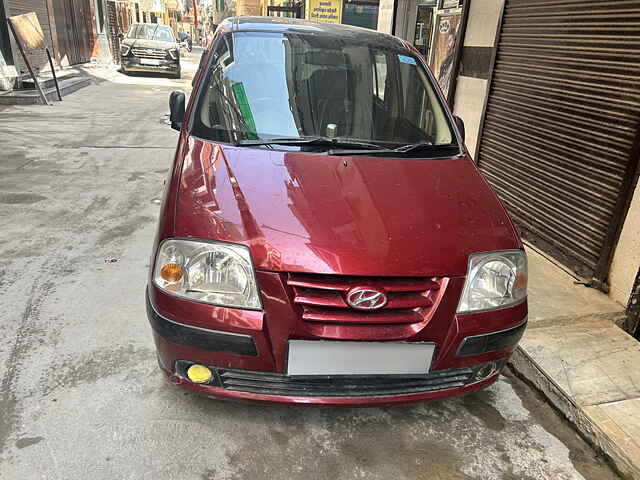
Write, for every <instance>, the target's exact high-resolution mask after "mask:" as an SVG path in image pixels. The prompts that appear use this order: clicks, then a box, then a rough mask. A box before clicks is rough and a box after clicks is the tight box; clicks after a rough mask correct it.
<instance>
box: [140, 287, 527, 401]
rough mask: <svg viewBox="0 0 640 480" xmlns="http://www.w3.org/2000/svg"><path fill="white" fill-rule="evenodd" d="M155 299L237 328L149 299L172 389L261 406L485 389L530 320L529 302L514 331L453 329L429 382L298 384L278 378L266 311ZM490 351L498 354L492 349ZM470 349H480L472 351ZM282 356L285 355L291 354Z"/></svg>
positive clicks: (326, 380)
mask: <svg viewBox="0 0 640 480" xmlns="http://www.w3.org/2000/svg"><path fill="white" fill-rule="evenodd" d="M150 293H151V294H152V296H154V295H155V299H156V300H157V301H158V302H159V303H160V304H161V308H162V307H165V306H166V305H167V303H166V301H167V300H169V303H171V304H174V303H176V302H177V304H178V305H181V306H182V307H187V308H190V307H194V308H196V310H204V311H208V312H209V315H210V316H211V317H214V316H218V314H223V313H224V314H225V315H227V317H226V321H227V322H229V323H228V324H231V325H232V327H231V328H224V329H223V328H220V325H218V328H203V326H202V325H203V323H201V324H200V325H193V324H190V325H187V324H185V323H182V322H178V321H175V320H172V319H169V318H167V317H168V313H169V312H166V311H163V313H162V314H161V313H159V312H158V311H157V309H156V308H154V303H155V302H153V303H152V301H151V300H150V299H149V297H148V296H147V314H148V317H149V321H150V323H151V326H152V328H153V334H154V340H155V343H156V347H157V351H158V358H159V363H160V366H161V368H162V369H163V370H164V372H165V373H166V374H167V375H168V376H169V378H170V379H171V381H172V382H173V383H174V384H176V385H179V386H181V387H183V388H185V389H187V390H191V391H193V392H195V393H199V394H202V395H205V396H209V397H214V398H229V399H238V400H247V401H254V402H262V403H292V404H305V405H325V406H329V405H334V406H340V405H342V406H367V405H386V404H395V403H409V402H418V401H426V400H434V399H438V398H444V397H449V396H453V395H459V394H465V393H470V392H473V391H476V390H479V389H482V388H485V387H487V386H488V385H490V384H491V383H493V382H494V381H495V380H496V379H497V377H498V374H499V372H500V370H501V369H502V368H503V367H504V365H505V364H506V362H507V360H508V358H509V356H510V355H511V352H512V351H513V348H514V346H515V344H517V342H518V340H519V338H520V336H521V335H522V332H523V330H524V326H525V323H523V322H522V318H523V317H522V316H519V315H524V316H526V304H524V305H521V306H518V307H514V309H513V311H512V312H511V316H512V317H513V316H514V314H515V316H519V319H520V321H519V322H518V323H517V324H516V325H512V326H510V328H507V329H504V328H496V327H493V328H492V330H491V331H488V332H486V335H482V334H480V332H479V331H478V330H479V329H478V327H477V326H476V327H475V328H471V329H469V328H457V329H454V330H457V331H453V333H452V334H451V335H449V337H451V338H450V339H447V338H446V337H445V338H444V339H443V340H441V341H438V342H437V343H438V345H439V346H438V349H437V350H438V351H437V354H436V356H435V357H434V359H433V363H432V368H431V371H430V373H429V374H428V375H426V376H419V377H416V376H406V377H405V376H400V377H397V376H377V377H372V376H370V377H355V376H348V377H333V378H332V377H319V376H318V377H306V378H302V379H301V378H298V377H288V376H287V375H285V374H283V373H279V372H283V371H286V369H284V368H283V367H284V365H283V361H282V359H280V360H281V361H278V359H277V358H274V357H275V355H276V354H275V353H274V352H275V351H277V349H274V348H273V343H272V339H270V338H269V335H268V334H267V331H266V330H267V328H266V325H265V324H264V323H263V322H262V320H263V315H262V313H261V312H248V311H246V312H242V313H239V315H244V317H241V318H236V317H232V316H231V315H235V314H236V313H238V312H237V311H233V310H232V309H222V308H221V307H211V306H205V305H202V304H198V305H191V304H192V303H193V302H186V303H183V302H185V301H184V300H175V297H173V298H172V299H167V298H166V297H165V296H164V295H163V294H162V293H161V292H160V293H159V292H158V291H157V290H155V289H154V287H150ZM171 313H173V312H171ZM176 313H178V315H175V316H174V315H171V316H172V317H174V318H176V317H177V318H180V319H182V318H185V319H186V318H188V317H186V316H185V314H186V311H185V310H184V309H183V308H179V309H178V312H176ZM503 314H504V313H503ZM498 316H500V315H498ZM198 317H199V315H198V314H197V311H196V312H194V318H196V320H197V318H198ZM450 322H451V321H450ZM502 322H504V319H503V320H502ZM190 323H191V322H190ZM454 323H455V322H454ZM470 323H471V326H472V327H473V324H472V322H470ZM513 323H514V322H513V320H511V324H513ZM213 326H214V325H212V327H213ZM238 326H240V327H244V329H245V332H246V333H245V332H240V331H238V330H240V329H239V328H237V327H238ZM458 327H460V325H458ZM272 328H275V325H274V326H272ZM496 332H498V333H502V332H505V335H499V337H500V338H503V339H506V341H502V342H500V341H496ZM514 332H515V334H514ZM270 333H272V334H273V333H274V332H270ZM485 337H486V339H485ZM483 339H484V340H483ZM489 339H490V341H489ZM351 340H353V339H351ZM465 345H466V347H465ZM491 345H493V346H494V347H496V348H494V349H493V350H491V351H487V347H488V346H491ZM471 346H472V347H474V348H475V351H473V352H471V350H470V349H471ZM482 349H484V350H482ZM470 352H471V353H470ZM461 353H462V354H463V355H461ZM282 355H286V351H283V353H282ZM194 363H197V364H200V365H205V366H208V367H209V368H210V369H211V370H212V372H213V373H214V375H213V377H212V379H211V381H209V382H208V383H207V384H197V383H193V382H191V381H190V380H189V379H188V376H187V375H186V370H187V369H188V367H189V366H190V365H192V364H194Z"/></svg>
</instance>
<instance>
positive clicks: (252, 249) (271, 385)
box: [147, 17, 527, 406]
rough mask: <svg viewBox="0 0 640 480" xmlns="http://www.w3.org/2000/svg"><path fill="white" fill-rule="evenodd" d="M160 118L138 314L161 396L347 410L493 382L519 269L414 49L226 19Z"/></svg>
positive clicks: (520, 306) (520, 262) (334, 28)
mask: <svg viewBox="0 0 640 480" xmlns="http://www.w3.org/2000/svg"><path fill="white" fill-rule="evenodd" d="M170 107H171V122H172V126H173V127H174V128H176V129H178V130H179V131H180V136H179V141H178V148H177V151H176V155H175V160H174V163H173V168H172V171H171V174H170V180H169V182H168V184H167V189H166V192H165V196H164V201H163V205H162V209H161V213H160V224H159V229H158V234H157V237H156V240H155V244H154V247H153V254H152V261H151V268H150V274H149V284H148V290H147V311H148V317H149V320H150V322H151V326H152V329H153V334H154V339H155V343H156V347H157V352H158V359H159V363H160V367H161V368H162V370H164V371H165V372H166V374H167V375H168V376H169V377H170V378H171V380H172V381H173V382H174V383H176V384H178V385H180V386H182V387H184V388H186V389H188V390H191V391H194V392H198V393H201V394H204V395H207V396H211V397H217V398H233V399H242V400H251V401H259V402H271V403H297V404H316V405H345V406H349V405H379V404H392V403H403V402H413V401H423V400H429V399H435V398H442V397H447V396H451V395H457V394H462V393H468V392H472V391H474V390H479V389H481V388H484V387H486V386H488V385H490V384H491V383H492V382H494V381H495V380H496V378H497V377H498V374H499V373H500V371H501V369H502V368H503V367H504V365H505V363H506V362H507V360H508V358H509V356H510V355H511V353H512V351H513V349H514V347H515V345H516V344H517V343H518V341H519V339H520V337H521V336H522V333H523V331H524V328H525V325H526V321H527V299H526V298H527V297H526V288H527V264H526V257H525V253H524V251H523V247H522V243H521V242H520V240H519V238H518V234H517V233H516V230H515V229H514V226H513V224H512V222H511V220H510V219H509V217H508V215H507V214H506V212H505V210H504V208H503V207H502V205H501V204H500V201H499V200H498V198H497V197H496V195H495V194H494V192H493V191H492V190H491V188H490V187H489V186H488V184H487V182H486V181H485V180H484V179H483V177H482V176H481V175H480V173H479V172H478V169H477V168H476V167H475V165H474V163H473V161H472V160H471V158H470V157H469V153H468V151H467V150H466V148H465V146H464V142H463V135H464V128H463V124H462V121H461V120H460V119H458V118H455V117H453V116H452V115H451V112H450V111H449V109H448V108H447V106H446V104H445V102H444V100H443V97H442V94H441V93H440V91H439V89H438V88H437V86H436V83H435V81H434V78H433V76H432V75H431V73H430V72H429V70H428V68H427V67H426V66H425V64H424V61H423V59H422V58H421V57H420V55H419V54H418V53H417V51H416V50H415V49H413V48H412V47H411V46H410V45H409V44H407V43H406V42H404V41H402V40H400V39H398V38H395V37H392V36H389V35H384V34H381V33H378V32H374V31H370V30H365V29H361V28H356V27H348V26H343V25H331V24H321V23H315V22H307V21H300V20H289V19H283V18H269V17H267V18H251V17H240V18H233V19H229V20H227V21H225V22H224V23H223V24H221V25H220V27H219V28H218V29H217V31H216V33H215V36H214V38H213V41H212V43H211V45H210V47H209V48H208V49H207V50H206V52H205V53H204V54H203V59H202V61H201V64H200V68H199V70H198V72H197V74H196V78H195V81H194V89H193V92H192V94H191V96H190V98H189V102H188V104H187V105H186V107H185V95H184V94H183V93H181V92H173V93H172V95H171V99H170Z"/></svg>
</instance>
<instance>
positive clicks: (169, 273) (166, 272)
mask: <svg viewBox="0 0 640 480" xmlns="http://www.w3.org/2000/svg"><path fill="white" fill-rule="evenodd" d="M160 276H161V277H162V279H163V280H165V281H167V282H171V283H175V282H179V281H180V280H182V277H183V272H182V267H181V266H180V265H176V264H175V263H167V264H166V265H163V266H162V268H161V269H160Z"/></svg>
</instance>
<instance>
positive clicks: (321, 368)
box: [287, 340, 435, 376]
mask: <svg viewBox="0 0 640 480" xmlns="http://www.w3.org/2000/svg"><path fill="white" fill-rule="evenodd" d="M434 350H435V344H434V343H406V342H334V341H320V340H290V341H289V358H288V360H289V361H288V363H287V374H288V375H292V376H293V375H422V374H426V373H428V372H429V369H430V367H431V358H432V357H433V351H434Z"/></svg>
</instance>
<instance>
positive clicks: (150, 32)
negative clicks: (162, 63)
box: [129, 25, 174, 42]
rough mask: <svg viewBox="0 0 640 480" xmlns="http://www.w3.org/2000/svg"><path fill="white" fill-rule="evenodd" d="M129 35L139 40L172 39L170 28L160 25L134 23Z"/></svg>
mask: <svg viewBox="0 0 640 480" xmlns="http://www.w3.org/2000/svg"><path fill="white" fill-rule="evenodd" d="M129 37H130V38H136V39H141V40H159V41H161V42H173V41H174V38H173V32H172V31H171V28H169V27H163V26H161V25H134V26H133V27H131V32H130V33H129Z"/></svg>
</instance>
